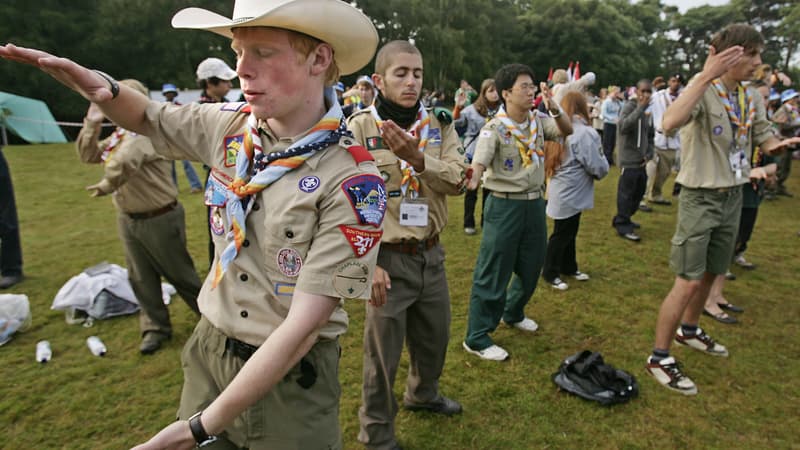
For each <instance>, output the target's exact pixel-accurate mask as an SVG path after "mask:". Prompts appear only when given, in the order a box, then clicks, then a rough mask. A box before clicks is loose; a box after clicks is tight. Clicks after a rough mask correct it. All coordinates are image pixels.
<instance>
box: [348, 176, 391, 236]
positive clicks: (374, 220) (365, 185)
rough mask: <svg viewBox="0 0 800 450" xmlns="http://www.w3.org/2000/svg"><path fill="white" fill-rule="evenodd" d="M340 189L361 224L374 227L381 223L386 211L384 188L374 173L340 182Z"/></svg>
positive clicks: (381, 181)
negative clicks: (345, 195)
mask: <svg viewBox="0 0 800 450" xmlns="http://www.w3.org/2000/svg"><path fill="white" fill-rule="evenodd" d="M342 190H343V191H344V193H345V194H347V199H348V200H350V206H352V207H353V212H355V213H356V217H358V222H359V223H360V224H361V225H372V226H373V227H375V228H378V227H380V226H381V223H383V215H384V213H386V188H385V187H384V185H383V180H381V178H380V177H378V176H375V175H356V176H353V177H350V178H348V179H346V180H345V181H344V183H342Z"/></svg>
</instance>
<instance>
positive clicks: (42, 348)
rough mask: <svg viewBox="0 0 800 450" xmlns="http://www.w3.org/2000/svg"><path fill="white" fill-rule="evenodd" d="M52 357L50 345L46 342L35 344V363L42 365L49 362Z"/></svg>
mask: <svg viewBox="0 0 800 450" xmlns="http://www.w3.org/2000/svg"><path fill="white" fill-rule="evenodd" d="M52 357H53V351H52V350H51V349H50V343H49V342H47V341H39V342H37V343H36V362H40V363H42V364H44V363H46V362H47V361H50V358H52Z"/></svg>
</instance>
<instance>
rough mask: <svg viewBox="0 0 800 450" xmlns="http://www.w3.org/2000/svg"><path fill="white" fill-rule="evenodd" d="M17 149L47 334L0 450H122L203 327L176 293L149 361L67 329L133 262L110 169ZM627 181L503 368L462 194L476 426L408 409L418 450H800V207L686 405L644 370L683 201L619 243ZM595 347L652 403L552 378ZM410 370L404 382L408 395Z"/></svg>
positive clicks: (460, 389)
mask: <svg viewBox="0 0 800 450" xmlns="http://www.w3.org/2000/svg"><path fill="white" fill-rule="evenodd" d="M3 151H4V153H5V156H6V158H7V159H8V160H9V163H10V166H11V171H12V176H13V178H14V184H15V189H16V197H17V204H18V208H19V214H20V221H21V227H22V239H23V247H24V249H23V250H24V258H25V272H26V275H27V279H26V280H25V282H24V283H22V284H21V285H19V286H18V287H15V288H14V289H12V292H15V293H25V294H27V295H28V296H29V297H30V301H31V307H32V310H33V325H32V327H31V328H30V329H29V330H27V331H26V332H24V333H19V334H18V335H17V336H15V338H14V339H13V340H12V341H11V342H10V343H8V344H7V345H5V346H3V347H0V379H2V382H0V448H8V449H54V448H64V449H111V448H127V447H129V446H131V445H134V444H136V443H138V442H140V441H143V440H145V439H147V438H148V437H149V436H151V435H152V434H153V433H155V432H156V431H158V430H159V429H160V428H161V427H162V426H164V425H166V424H167V423H169V422H170V421H171V420H173V418H174V417H175V411H176V409H177V404H178V398H179V395H180V388H181V381H182V374H181V369H180V362H179V355H180V350H181V345H182V343H183V342H184V341H185V340H186V338H187V337H188V335H189V334H190V333H191V330H192V326H193V321H194V318H193V317H192V315H191V314H190V312H189V310H188V308H187V307H186V306H185V305H184V304H183V303H182V302H181V301H180V300H179V299H177V298H176V299H174V302H173V305H172V306H171V311H172V319H173V322H174V333H175V335H174V337H173V339H172V340H171V341H170V342H169V343H168V345H167V347H166V349H164V350H163V351H160V352H158V353H157V354H155V355H153V356H149V357H144V356H140V355H139V353H138V346H139V331H138V321H137V319H136V318H135V317H125V318H120V319H114V320H108V321H100V322H96V323H95V325H94V326H93V327H91V328H83V327H80V326H77V325H67V324H66V323H65V322H64V316H63V314H62V313H61V312H58V311H52V310H50V304H51V302H52V299H53V297H54V296H55V294H56V292H57V291H58V289H59V288H60V287H61V286H62V285H63V283H64V282H66V281H67V280H68V279H69V278H70V277H71V276H73V275H75V274H77V273H79V272H80V271H81V270H83V269H84V268H86V267H88V266H90V265H93V264H95V263H97V262H99V261H102V260H108V261H111V262H115V263H118V264H120V265H124V256H123V251H122V247H121V244H120V242H119V240H118V239H117V230H116V221H115V212H114V208H113V206H112V205H111V201H110V199H108V198H104V199H91V198H89V197H88V196H87V194H86V193H85V192H84V190H83V187H84V186H87V185H89V184H92V183H94V182H95V181H96V180H97V179H98V178H99V176H100V168H99V167H93V166H86V165H82V164H80V163H79V162H78V160H77V158H76V156H75V152H74V150H73V148H72V146H71V145H40V146H12V147H8V148H6V149H4V150H3ZM181 172H182V171H181V170H180V169H179V176H180V179H179V180H180V181H179V182H180V184H181V187H182V193H181V201H182V202H183V204H184V206H185V208H186V211H187V230H188V236H189V250H190V252H191V254H192V255H193V256H194V259H195V264H196V266H197V268H198V270H199V271H200V272H201V275H205V272H206V270H207V259H206V258H207V256H206V231H205V209H204V207H203V206H202V205H201V196H199V195H190V194H188V185H187V183H186V181H185V179H184V178H183V174H182V173H181ZM617 176H618V171H617V170H616V169H612V171H611V174H610V175H609V177H608V178H607V179H605V180H603V181H601V182H599V183H598V184H597V195H596V198H597V201H596V208H595V209H594V210H592V211H589V212H586V213H585V214H584V216H583V220H582V224H581V231H580V234H579V240H578V259H579V264H580V267H581V270H583V271H585V272H587V273H589V274H591V276H592V279H591V281H589V282H586V283H578V282H571V283H570V289H569V290H568V291H566V292H559V291H555V290H553V289H551V288H550V287H549V286H546V285H540V287H539V289H538V291H537V292H536V294H535V295H534V297H533V300H532V301H531V303H530V305H529V306H528V309H527V314H528V315H529V316H531V317H533V318H535V319H536V320H537V321H538V322H539V324H540V327H541V328H540V331H539V332H538V333H537V334H536V335H533V336H531V335H526V334H522V333H520V332H517V331H513V330H511V329H509V328H505V327H501V328H500V329H498V331H497V332H496V333H495V334H494V339H495V340H496V341H497V342H498V343H499V344H501V345H502V346H504V347H505V348H506V349H508V350H509V351H510V352H511V354H512V357H511V359H510V361H508V362H506V363H491V362H484V361H480V360H478V359H477V358H475V357H473V356H470V355H466V354H465V353H464V351H463V350H462V349H461V340H462V339H463V334H464V330H465V322H466V315H467V304H468V298H469V291H470V285H471V276H472V266H473V264H474V261H475V257H476V254H477V248H478V245H479V242H480V236H479V235H478V236H472V237H468V236H465V235H464V234H463V233H462V230H461V216H462V211H463V207H462V206H461V205H462V201H461V198H454V199H452V200H451V202H450V206H451V209H450V225H449V226H448V228H447V230H446V231H445V233H444V235H443V241H444V245H445V247H446V250H447V258H448V259H447V270H448V280H449V285H450V292H451V298H452V310H453V321H452V325H451V335H452V338H451V342H450V347H449V350H450V351H449V354H448V359H447V364H446V366H445V371H444V375H443V377H442V379H441V390H442V392H443V393H444V394H445V395H448V396H451V397H453V398H456V399H458V400H459V401H460V402H461V403H462V404H463V405H464V414H462V415H460V416H456V417H452V418H443V417H438V416H434V415H431V414H426V413H419V414H412V413H408V412H405V411H401V412H400V414H399V415H398V417H397V429H398V439H399V441H400V442H401V444H402V445H403V446H404V447H405V448H409V449H534V448H559V449H560V448H567V449H572V448H621V449H633V448H720V449H731V448H742V449H752V448H800V444H798V441H797V440H796V425H792V424H793V423H795V424H796V422H797V418H798V411H800V409H798V404H800V403H799V400H800V398H799V397H800V388H798V387H797V383H796V376H797V374H798V373H800V363H798V359H800V345H798V344H799V343H798V337H797V336H798V327H799V326H798V323H800V320H799V319H800V307H799V306H798V303H797V298H798V295H797V292H798V290H800V281H798V278H797V272H798V269H800V262H799V261H800V259H799V258H798V256H800V246H799V245H798V244H800V238H799V237H798V236H797V235H796V233H797V231H798V230H800V209H799V208H798V205H800V198H793V199H787V198H781V199H780V200H777V201H774V202H768V203H765V204H763V206H762V208H761V210H760V217H759V221H758V225H757V227H756V232H755V235H754V237H753V239H752V241H751V249H750V250H749V251H748V258H749V259H751V260H753V261H755V262H757V263H758V264H759V267H758V269H757V270H755V271H752V272H744V271H741V270H736V269H735V268H734V272H736V273H737V274H738V275H739V279H738V280H737V281H734V282H730V283H729V284H728V287H727V289H726V295H727V297H728V299H729V300H730V301H731V302H733V303H735V304H739V305H741V306H744V307H745V308H746V309H747V311H746V312H745V313H744V314H742V315H740V320H741V323H740V324H738V325H733V326H731V325H722V324H719V323H717V322H713V321H710V320H709V319H708V318H703V319H702V321H701V324H702V325H703V326H704V327H705V328H706V329H707V330H709V332H710V333H711V334H712V335H713V336H715V337H717V338H718V339H719V340H720V341H721V342H723V343H724V344H726V345H727V346H728V347H729V349H730V351H731V357H730V358H727V359H721V358H713V357H710V356H705V355H701V354H698V353H696V352H691V351H688V350H687V349H684V348H679V349H675V350H674V353H675V354H676V355H677V356H678V357H679V359H680V360H682V361H683V362H684V363H685V368H686V370H687V372H688V374H689V375H690V376H691V377H692V378H693V379H694V380H695V381H696V382H697V383H698V385H699V390H700V393H699V395H698V396H696V397H684V396H681V395H678V394H674V393H672V392H669V391H667V390H666V389H664V388H662V387H660V386H658V385H657V384H656V383H655V382H654V381H653V380H652V379H650V378H649V377H647V376H646V375H645V373H644V371H643V364H644V360H645V358H646V356H647V354H648V352H649V350H650V348H651V346H652V341H653V329H654V323H655V318H656V314H657V310H658V307H659V305H660V303H661V300H662V298H663V297H664V295H665V294H666V293H667V291H668V290H669V288H670V286H671V283H672V280H673V275H672V274H671V272H670V271H669V269H668V267H667V255H668V249H669V238H670V237H671V235H672V233H673V231H674V221H675V211H676V207H675V206H672V207H658V208H657V209H656V211H655V212H654V213H651V214H643V213H639V214H637V216H636V220H638V221H639V222H641V224H642V230H641V235H642V237H643V241H642V242H641V243H640V244H638V245H637V244H633V243H630V242H627V241H623V240H621V239H620V238H618V237H616V235H615V234H614V232H613V229H612V228H611V227H610V223H611V217H612V216H613V214H614V208H615V206H614V205H615V202H614V199H615V195H616V180H617ZM789 187H790V189H791V190H793V191H795V192H797V193H798V194H800V177H799V176H797V175H796V174H795V176H793V177H792V179H791V180H790V184H789ZM667 188H668V189H669V188H671V183H670V184H669V185H668V186H667ZM347 310H348V312H349V313H350V317H351V325H350V330H349V331H348V333H347V334H346V335H345V336H344V337H343V338H342V346H343V350H344V351H343V356H342V362H341V375H340V379H341V383H342V388H343V395H342V401H341V425H342V430H343V436H344V443H345V448H348V449H357V448H361V447H360V445H358V442H357V441H356V435H357V432H358V419H357V410H358V406H359V403H360V387H361V358H362V351H361V342H362V325H363V317H364V305H363V304H361V303H356V302H350V303H348V304H347ZM92 334H96V335H98V336H100V337H101V338H102V339H103V341H104V342H105V343H106V345H107V347H108V349H109V353H108V355H107V356H106V357H105V358H97V357H95V356H92V355H91V353H90V352H89V351H88V349H87V348H86V344H85V339H86V337H88V336H89V335H92ZM41 339H48V340H49V341H50V342H51V344H52V348H53V360H52V361H51V362H49V363H48V364H46V365H40V364H37V363H36V362H35V361H34V349H35V344H36V342H37V341H38V340H41ZM581 349H592V350H596V351H600V352H602V354H603V355H604V357H605V359H606V360H607V361H608V362H610V363H611V364H614V365H616V366H617V367H620V368H624V369H627V370H628V371H630V372H631V373H633V374H634V375H635V376H636V377H637V378H638V379H639V381H640V385H641V395H640V397H639V398H638V399H636V400H634V401H633V402H631V403H629V404H625V405H619V406H615V407H611V408H607V407H600V406H597V405H595V404H593V403H589V402H586V401H583V400H581V399H579V398H576V397H572V396H570V395H567V394H565V393H562V392H559V391H558V390H557V389H556V387H555V385H554V384H553V383H552V382H551V381H550V374H551V373H553V372H554V371H555V370H556V368H557V367H558V364H559V362H560V360H561V359H562V358H564V357H566V356H568V355H570V354H572V353H575V352H576V351H578V350H581ZM404 361H407V356H404ZM404 365H405V364H404ZM405 370H406V369H405V368H403V369H402V370H401V372H400V373H399V374H398V385H397V387H396V393H397V395H398V398H399V396H400V395H402V389H403V387H402V380H404V379H405V376H406V372H405Z"/></svg>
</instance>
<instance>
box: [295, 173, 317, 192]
mask: <svg viewBox="0 0 800 450" xmlns="http://www.w3.org/2000/svg"><path fill="white" fill-rule="evenodd" d="M297 185H298V187H299V188H300V190H301V191H303V192H306V193H311V192H314V191H316V190H317V188H318V187H319V178H317V177H315V176H313V175H309V176H307V177H303V179H301V180H300V182H299V183H298V184H297Z"/></svg>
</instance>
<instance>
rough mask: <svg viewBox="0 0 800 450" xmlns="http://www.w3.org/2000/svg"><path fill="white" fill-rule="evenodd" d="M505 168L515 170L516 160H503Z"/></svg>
mask: <svg viewBox="0 0 800 450" xmlns="http://www.w3.org/2000/svg"><path fill="white" fill-rule="evenodd" d="M503 169H505V170H509V171H511V170H514V160H513V159H511V158H506V159H505V161H503Z"/></svg>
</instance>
